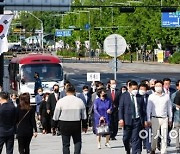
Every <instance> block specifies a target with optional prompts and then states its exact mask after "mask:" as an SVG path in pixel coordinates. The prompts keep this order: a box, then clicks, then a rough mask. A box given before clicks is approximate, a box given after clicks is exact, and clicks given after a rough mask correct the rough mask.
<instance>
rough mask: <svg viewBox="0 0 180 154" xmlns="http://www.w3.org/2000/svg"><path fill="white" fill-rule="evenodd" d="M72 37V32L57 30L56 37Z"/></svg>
mask: <svg viewBox="0 0 180 154" xmlns="http://www.w3.org/2000/svg"><path fill="white" fill-rule="evenodd" d="M71 35H72V30H65V29H59V30H56V32H55V36H56V37H68V36H71Z"/></svg>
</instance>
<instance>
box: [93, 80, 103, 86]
mask: <svg viewBox="0 0 180 154" xmlns="http://www.w3.org/2000/svg"><path fill="white" fill-rule="evenodd" d="M95 84H96V87H100V86H104V84H103V83H102V82H100V81H96V82H95Z"/></svg>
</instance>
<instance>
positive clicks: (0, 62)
mask: <svg viewBox="0 0 180 154" xmlns="http://www.w3.org/2000/svg"><path fill="white" fill-rule="evenodd" d="M3 1H4V0H0V2H3ZM0 14H4V6H0ZM3 76H4V54H3V53H1V55H0V86H3Z"/></svg>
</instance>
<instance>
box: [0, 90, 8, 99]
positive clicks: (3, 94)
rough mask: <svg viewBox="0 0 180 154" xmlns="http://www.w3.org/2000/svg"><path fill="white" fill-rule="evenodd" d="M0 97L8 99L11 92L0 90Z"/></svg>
mask: <svg viewBox="0 0 180 154" xmlns="http://www.w3.org/2000/svg"><path fill="white" fill-rule="evenodd" d="M0 97H1V98H2V99H5V100H8V99H9V94H8V93H7V92H4V91H3V92H0Z"/></svg>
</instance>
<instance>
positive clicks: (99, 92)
mask: <svg viewBox="0 0 180 154" xmlns="http://www.w3.org/2000/svg"><path fill="white" fill-rule="evenodd" d="M103 91H104V92H106V89H105V88H104V87H102V88H99V89H97V95H98V97H100V94H101V93H102V92H103Z"/></svg>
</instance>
